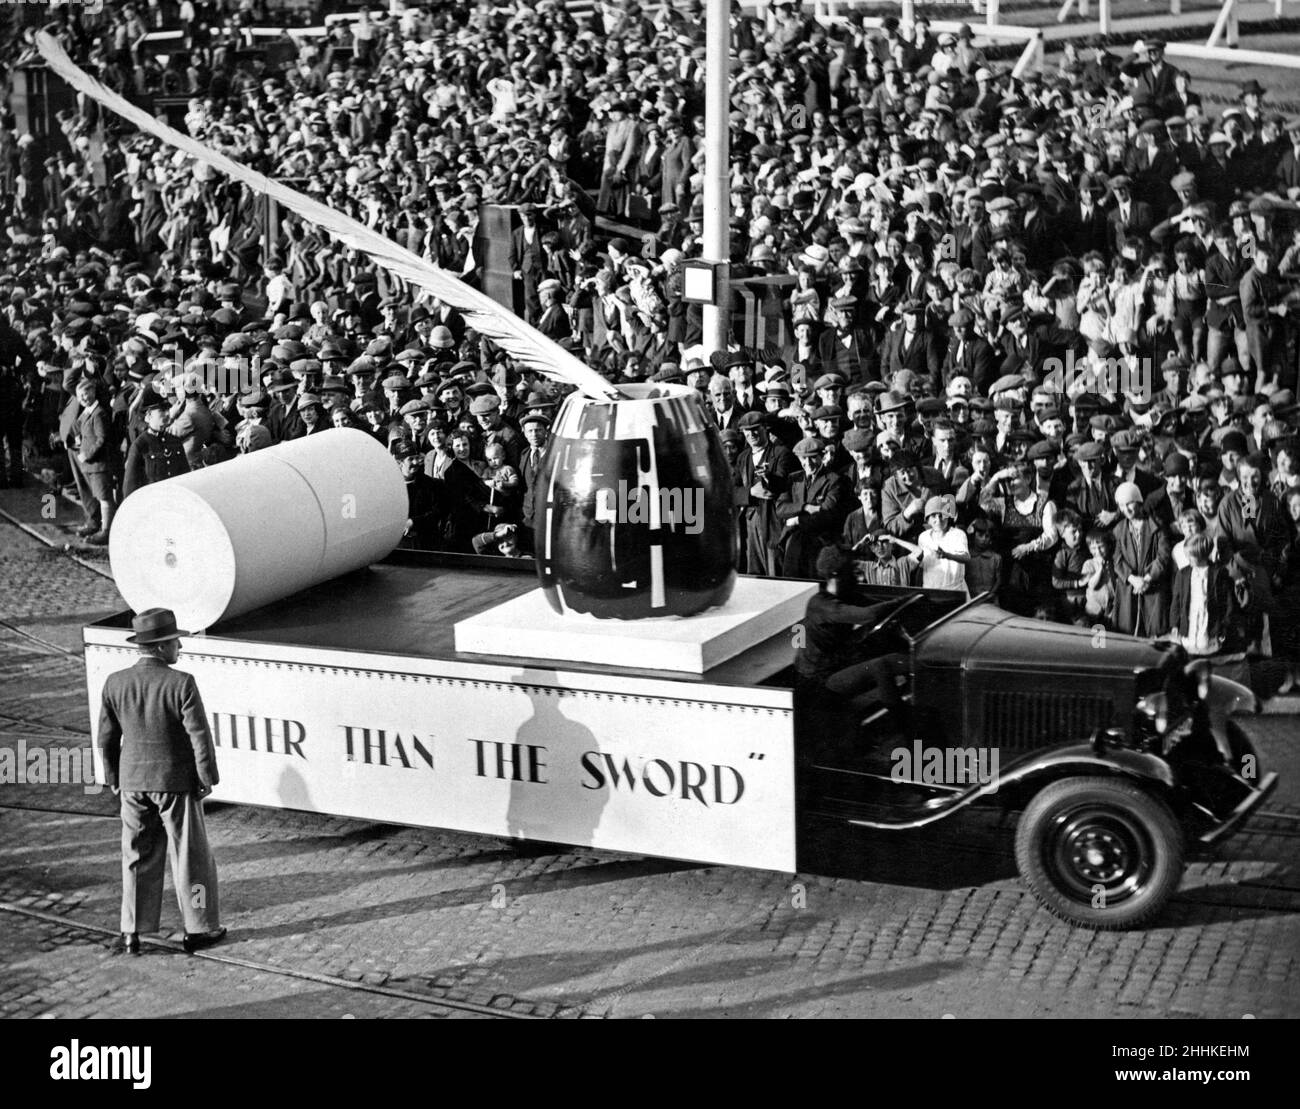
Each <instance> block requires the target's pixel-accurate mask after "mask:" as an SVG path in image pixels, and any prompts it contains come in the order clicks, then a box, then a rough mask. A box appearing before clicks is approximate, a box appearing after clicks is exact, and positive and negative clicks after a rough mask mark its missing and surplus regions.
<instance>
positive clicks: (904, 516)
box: [880, 449, 949, 542]
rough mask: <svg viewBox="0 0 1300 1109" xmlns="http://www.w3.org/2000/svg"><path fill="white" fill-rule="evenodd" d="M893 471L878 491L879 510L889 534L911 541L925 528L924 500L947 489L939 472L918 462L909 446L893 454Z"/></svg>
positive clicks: (941, 494)
mask: <svg viewBox="0 0 1300 1109" xmlns="http://www.w3.org/2000/svg"><path fill="white" fill-rule="evenodd" d="M893 463H894V472H893V474H892V475H891V476H890V477H889V478H887V479H886V481H885V484H884V487H883V488H882V489H881V491H880V514H881V516H882V517H883V518H884V521H885V527H886V528H887V529H888V530H889V532H890V534H891V535H897V536H898V537H899V538H901V539H908V540H911V541H912V542H915V541H916V539H917V537H918V536H919V535H920V534H921V532H922V530H924V528H925V504H926V501H928V500H929V499H930V498H931V497H940V496H943V495H944V494H945V493H947V492H949V489H948V486H947V484H945V482H944V479H943V477H942V475H941V474H940V473H939V472H938V471H937V470H935V469H934V468H933V467H931V466H922V465H921V463H920V460H919V459H918V458H917V456H916V455H915V454H914V453H913V452H912V451H911V450H909V449H903V450H900V451H898V452H897V453H896V454H895V455H894V458H893Z"/></svg>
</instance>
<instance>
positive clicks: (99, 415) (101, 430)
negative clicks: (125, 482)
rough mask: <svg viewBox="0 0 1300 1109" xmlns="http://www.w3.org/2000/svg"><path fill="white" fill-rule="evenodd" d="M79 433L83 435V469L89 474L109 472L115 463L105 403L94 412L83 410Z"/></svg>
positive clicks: (80, 416) (78, 418)
mask: <svg viewBox="0 0 1300 1109" xmlns="http://www.w3.org/2000/svg"><path fill="white" fill-rule="evenodd" d="M77 434H78V435H80V436H81V450H80V453H81V455H82V458H81V459H79V461H80V463H81V469H82V471H83V472H84V473H87V474H107V473H112V472H113V470H114V469H115V467H114V465H113V451H114V450H115V449H116V448H115V447H114V446H113V444H112V441H111V440H112V427H111V425H110V424H109V419H108V413H107V412H106V411H105V409H104V406H103V404H99V405H96V406H95V410H94V411H93V412H85V411H83V412H82V413H81V414H80V415H78V416H77Z"/></svg>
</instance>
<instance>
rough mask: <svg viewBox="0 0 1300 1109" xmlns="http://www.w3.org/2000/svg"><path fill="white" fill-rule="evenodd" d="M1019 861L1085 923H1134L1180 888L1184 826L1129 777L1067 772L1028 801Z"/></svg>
mask: <svg viewBox="0 0 1300 1109" xmlns="http://www.w3.org/2000/svg"><path fill="white" fill-rule="evenodd" d="M1016 865H1017V867H1018V868H1019V870H1020V876H1021V877H1022V878H1023V879H1024V881H1025V884H1026V885H1028V886H1029V888H1030V889H1031V890H1032V891H1033V893H1034V895H1035V896H1036V897H1037V898H1038V900H1039V901H1041V902H1042V903H1043V905H1044V907H1046V908H1047V909H1048V910H1049V911H1051V912H1052V913H1055V914H1056V915H1057V916H1059V917H1061V918H1063V919H1065V920H1068V921H1069V922H1070V923H1071V924H1079V925H1083V926H1084V927H1086V928H1099V929H1119V928H1136V927H1138V926H1139V925H1142V924H1146V923H1147V922H1148V921H1150V920H1152V919H1153V918H1154V917H1155V916H1156V914H1157V913H1159V912H1160V910H1161V909H1162V908H1164V906H1165V903H1166V902H1167V901H1168V900H1169V899H1170V898H1171V897H1172V896H1173V895H1174V893H1175V891H1176V890H1177V889H1178V883H1179V880H1180V879H1181V878H1182V874H1183V834H1182V829H1181V828H1180V827H1179V826H1178V822H1177V820H1175V819H1174V815H1173V813H1171V812H1170V811H1169V807H1168V806H1167V805H1166V804H1165V803H1164V802H1163V801H1162V800H1160V799H1159V798H1158V797H1154V796H1152V795H1151V794H1150V793H1147V792H1145V791H1144V790H1142V789H1140V788H1138V787H1137V786H1135V785H1132V784H1131V783H1129V782H1124V781H1118V780H1114V779H1109V778H1065V779H1063V780H1062V781H1059V782H1053V783H1052V784H1051V785H1049V786H1047V787H1046V788H1045V789H1043V790H1042V791H1041V792H1040V793H1038V794H1037V795H1036V796H1035V797H1034V799H1033V800H1032V801H1031V802H1030V804H1029V807H1028V808H1027V809H1026V810H1025V812H1024V815H1023V816H1022V817H1021V818H1020V825H1019V827H1018V828H1017V829H1016Z"/></svg>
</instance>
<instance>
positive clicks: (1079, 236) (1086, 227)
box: [1061, 204, 1115, 258]
mask: <svg viewBox="0 0 1300 1109" xmlns="http://www.w3.org/2000/svg"><path fill="white" fill-rule="evenodd" d="M1061 237H1062V238H1063V239H1064V240H1065V245H1066V246H1067V247H1068V248H1069V250H1070V253H1071V254H1073V255H1074V256H1075V257H1076V258H1081V257H1083V255H1085V254H1087V253H1088V251H1090V250H1100V251H1101V252H1102V254H1104V255H1105V256H1106V257H1107V258H1109V257H1110V256H1111V253H1112V251H1113V250H1114V247H1115V243H1114V240H1113V239H1112V237H1111V235H1110V222H1109V217H1108V215H1107V213H1106V210H1105V209H1104V208H1103V207H1102V206H1101V205H1100V204H1094V205H1093V206H1092V211H1091V212H1089V213H1088V216H1087V218H1084V215H1083V206H1082V205H1081V204H1075V205H1073V206H1072V207H1070V208H1069V209H1067V210H1063V211H1062V212H1061Z"/></svg>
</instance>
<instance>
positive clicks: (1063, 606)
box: [1052, 508, 1089, 623]
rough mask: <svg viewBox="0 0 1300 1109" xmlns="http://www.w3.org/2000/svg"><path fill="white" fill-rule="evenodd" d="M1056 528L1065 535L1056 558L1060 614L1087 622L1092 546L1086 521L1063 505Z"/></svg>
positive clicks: (1054, 579) (1054, 582) (1054, 576)
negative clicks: (1086, 540) (1087, 545)
mask: <svg viewBox="0 0 1300 1109" xmlns="http://www.w3.org/2000/svg"><path fill="white" fill-rule="evenodd" d="M1056 529H1057V531H1058V533H1059V534H1060V536H1061V542H1060V543H1059V544H1058V545H1057V548H1056V554H1055V555H1054V556H1053V558H1052V588H1053V589H1055V590H1056V592H1057V593H1058V595H1059V596H1058V600H1059V602H1060V609H1059V611H1060V616H1061V617H1062V618H1063V619H1066V620H1069V621H1070V622H1071V623H1087V614H1086V612H1085V606H1086V605H1087V588H1086V587H1087V584H1088V575H1086V574H1085V573H1084V567H1085V566H1086V565H1087V564H1088V554H1089V552H1088V550H1087V549H1086V548H1085V546H1084V542H1083V521H1082V520H1081V519H1080V518H1079V514H1078V513H1077V512H1075V511H1074V510H1073V509H1069V508H1063V509H1061V511H1060V512H1058V513H1057V515H1056Z"/></svg>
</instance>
